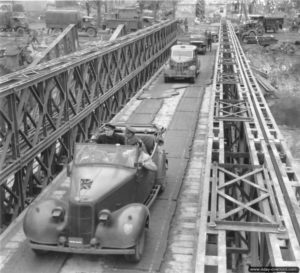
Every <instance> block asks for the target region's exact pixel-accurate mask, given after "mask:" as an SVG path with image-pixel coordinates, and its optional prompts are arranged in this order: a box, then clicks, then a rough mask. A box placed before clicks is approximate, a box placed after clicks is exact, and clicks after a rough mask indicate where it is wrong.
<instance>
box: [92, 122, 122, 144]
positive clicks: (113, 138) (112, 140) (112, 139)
mask: <svg viewBox="0 0 300 273" xmlns="http://www.w3.org/2000/svg"><path fill="white" fill-rule="evenodd" d="M103 129H104V134H100V135H98V136H96V138H95V139H94V141H95V142H96V143H98V144H121V145H124V144H125V137H124V136H122V135H119V134H118V133H116V126H114V125H112V124H109V123H107V124H105V125H104V127H103Z"/></svg>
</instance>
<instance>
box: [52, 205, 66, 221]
mask: <svg viewBox="0 0 300 273" xmlns="http://www.w3.org/2000/svg"><path fill="white" fill-rule="evenodd" d="M51 216H52V218H53V219H54V220H55V221H57V222H61V221H63V220H64V216H65V210H64V209H63V208H62V207H56V208H54V209H53V210H52V212H51Z"/></svg>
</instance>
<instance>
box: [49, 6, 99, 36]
mask: <svg viewBox="0 0 300 273" xmlns="http://www.w3.org/2000/svg"><path fill="white" fill-rule="evenodd" d="M45 21H46V27H47V28H48V29H49V30H51V31H62V30H63V29H64V28H66V27H67V26H68V25H70V24H75V25H76V26H77V28H78V31H84V32H86V33H87V34H88V35H89V36H96V35H97V25H96V21H95V20H94V18H93V17H91V16H82V15H81V14H80V12H79V11H77V10H48V11H46V13H45Z"/></svg>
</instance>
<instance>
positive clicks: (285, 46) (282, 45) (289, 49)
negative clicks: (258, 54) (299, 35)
mask: <svg viewBox="0 0 300 273" xmlns="http://www.w3.org/2000/svg"><path fill="white" fill-rule="evenodd" d="M298 47H299V46H298V45H296V43H295V42H289V41H281V42H278V43H277V44H273V45H270V46H268V47H266V48H265V51H266V52H274V53H275V52H281V53H285V54H288V55H293V54H295V53H296V52H297V50H298Z"/></svg>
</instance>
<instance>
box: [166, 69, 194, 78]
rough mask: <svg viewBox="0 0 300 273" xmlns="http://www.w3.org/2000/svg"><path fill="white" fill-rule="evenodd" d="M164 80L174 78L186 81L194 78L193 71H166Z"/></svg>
mask: <svg viewBox="0 0 300 273" xmlns="http://www.w3.org/2000/svg"><path fill="white" fill-rule="evenodd" d="M164 77H165V78H176V79H187V78H192V77H195V71H193V70H187V71H176V70H166V71H165V72H164Z"/></svg>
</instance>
